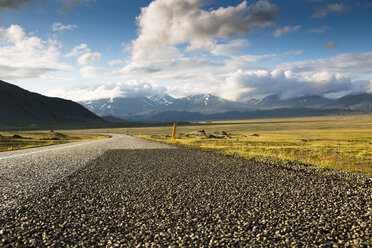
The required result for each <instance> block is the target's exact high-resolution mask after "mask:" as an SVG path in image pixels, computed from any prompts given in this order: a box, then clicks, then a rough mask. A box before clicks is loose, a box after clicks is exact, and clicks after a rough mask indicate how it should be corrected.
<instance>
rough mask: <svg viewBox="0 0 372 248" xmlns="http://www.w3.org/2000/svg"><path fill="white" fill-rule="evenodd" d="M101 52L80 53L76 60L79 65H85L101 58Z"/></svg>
mask: <svg viewBox="0 0 372 248" xmlns="http://www.w3.org/2000/svg"><path fill="white" fill-rule="evenodd" d="M101 55H102V54H101V53H99V52H95V53H84V54H83V55H81V56H80V57H79V58H78V59H77V61H78V63H79V65H86V64H90V63H93V62H97V61H99V60H100V58H101Z"/></svg>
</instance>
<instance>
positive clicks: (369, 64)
mask: <svg viewBox="0 0 372 248" xmlns="http://www.w3.org/2000/svg"><path fill="white" fill-rule="evenodd" d="M276 68H280V69H282V70H284V71H285V70H291V71H294V72H296V73H302V74H314V73H317V72H319V71H324V70H326V71H328V72H330V73H333V74H338V75H342V76H343V77H348V78H358V77H361V76H371V75H372V52H368V53H343V54H340V55H337V56H334V57H330V58H327V59H316V60H306V61H297V62H292V63H284V64H281V65H277V66H276Z"/></svg>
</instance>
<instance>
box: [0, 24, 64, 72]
mask: <svg viewBox="0 0 372 248" xmlns="http://www.w3.org/2000/svg"><path fill="white" fill-rule="evenodd" d="M59 48H60V46H59V43H58V42H57V41H56V40H42V39H40V38H38V37H36V36H27V35H26V33H25V31H24V30H23V29H22V28H21V27H20V26H18V25H11V26H10V27H9V28H7V29H4V28H0V74H1V76H2V78H4V79H13V78H19V79H20V78H38V77H40V76H41V75H43V74H45V73H47V72H51V71H63V70H69V69H71V67H70V66H68V65H66V64H64V63H61V62H59V55H60V52H59Z"/></svg>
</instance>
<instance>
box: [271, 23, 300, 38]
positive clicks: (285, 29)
mask: <svg viewBox="0 0 372 248" xmlns="http://www.w3.org/2000/svg"><path fill="white" fill-rule="evenodd" d="M300 28H301V25H297V26H285V27H283V28H279V27H278V28H277V29H276V30H275V32H274V33H273V35H274V36H275V37H280V36H282V35H284V34H288V33H292V32H297V31H298V30H300Z"/></svg>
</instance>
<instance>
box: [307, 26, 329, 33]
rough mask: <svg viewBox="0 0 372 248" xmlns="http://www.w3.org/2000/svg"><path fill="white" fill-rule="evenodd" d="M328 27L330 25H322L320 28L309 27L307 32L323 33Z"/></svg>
mask: <svg viewBox="0 0 372 248" xmlns="http://www.w3.org/2000/svg"><path fill="white" fill-rule="evenodd" d="M328 29H329V27H328V26H323V27H320V28H311V29H308V30H307V32H308V33H316V34H321V33H324V32H325V31H327V30H328Z"/></svg>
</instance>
